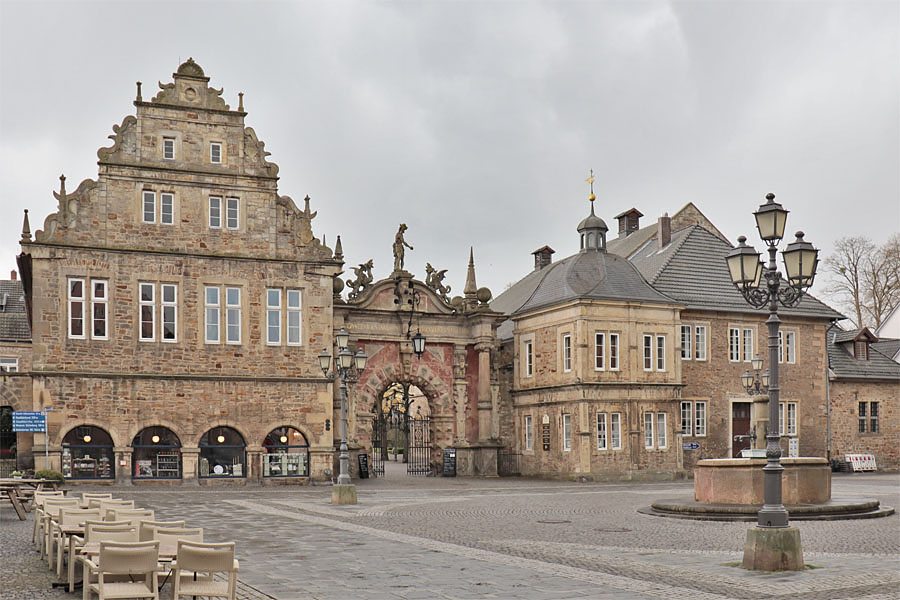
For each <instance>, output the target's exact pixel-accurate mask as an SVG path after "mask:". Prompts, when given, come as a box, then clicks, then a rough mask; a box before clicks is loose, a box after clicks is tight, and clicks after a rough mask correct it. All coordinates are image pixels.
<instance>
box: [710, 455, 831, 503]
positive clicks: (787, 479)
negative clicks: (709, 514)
mask: <svg viewBox="0 0 900 600" xmlns="http://www.w3.org/2000/svg"><path fill="white" fill-rule="evenodd" d="M765 465H766V460H765V459H764V458H707V459H703V460H700V461H698V462H697V467H696V469H695V470H694V500H696V501H697V502H706V503H710V504H743V505H753V506H757V505H761V504H763V503H764V501H765V498H764V494H763V491H764V486H765V484H764V483H763V480H764V478H765V473H764V472H763V467H764V466H765ZM781 466H782V467H784V472H783V473H782V477H781V495H782V502H783V503H784V504H793V505H797V504H824V503H827V502H828V501H829V500H831V465H830V464H829V463H828V461H827V460H825V459H824V458H820V457H805V456H801V457H794V458H782V459H781Z"/></svg>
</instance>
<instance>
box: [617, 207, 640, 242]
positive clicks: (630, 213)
mask: <svg viewBox="0 0 900 600" xmlns="http://www.w3.org/2000/svg"><path fill="white" fill-rule="evenodd" d="M643 216H644V214H643V213H642V212H641V211H639V210H638V209H636V208H629V209H628V210H626V211H625V212H623V213H622V214H620V215H618V216H616V219H618V221H619V237H620V238H623V237H628V236H629V235H631V234H632V233H634V232H635V231H637V230H638V229H640V228H641V226H640V219H641V217H643Z"/></svg>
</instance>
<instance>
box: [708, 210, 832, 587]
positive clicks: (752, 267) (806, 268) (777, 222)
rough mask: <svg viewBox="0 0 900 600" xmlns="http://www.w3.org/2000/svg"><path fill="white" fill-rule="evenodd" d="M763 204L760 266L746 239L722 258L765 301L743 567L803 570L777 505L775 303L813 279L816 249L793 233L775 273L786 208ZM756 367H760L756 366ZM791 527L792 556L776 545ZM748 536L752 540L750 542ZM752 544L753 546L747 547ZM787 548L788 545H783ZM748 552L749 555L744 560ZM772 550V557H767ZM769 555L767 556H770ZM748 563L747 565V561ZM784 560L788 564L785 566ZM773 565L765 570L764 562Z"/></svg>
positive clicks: (744, 291)
mask: <svg viewBox="0 0 900 600" xmlns="http://www.w3.org/2000/svg"><path fill="white" fill-rule="evenodd" d="M766 200H767V202H766V203H765V204H763V205H761V206H760V207H759V210H757V211H756V212H755V213H753V214H754V216H755V217H756V226H757V228H758V229H759V235H760V238H762V240H763V241H764V242H765V243H766V245H767V246H768V250H769V262H768V264H767V265H763V263H762V261H761V260H760V255H759V253H758V252H756V250H754V249H753V248H752V247H750V246H748V245H747V244H746V241H747V238H745V237H743V236H741V237H739V238H738V246H737V247H736V248H734V249H733V250H732V251H731V252H729V253H728V255H727V257H726V261H727V264H728V269H729V272H730V274H731V281H732V283H733V284H734V285H735V287H736V288H737V289H738V291H740V292H741V295H743V297H744V299H745V300H746V301H747V302H748V303H749V304H750V305H751V306H753V307H754V308H763V307H765V306H767V305H768V308H769V318H768V319H767V320H766V325H767V326H768V333H769V377H768V379H769V381H768V392H769V427H768V429H767V431H766V466H765V467H763V472H764V485H765V487H764V504H763V507H762V508H761V509H760V511H759V513H757V530H762V533H760V532H759V531H756V532H754V531H753V530H751V531H750V532H748V536H747V544H746V545H745V547H744V566H745V567H748V568H753V569H758V570H767V571H774V570H779V569H791V570H797V569H801V568H803V564H802V562H803V560H802V553H801V551H800V533H799V530H797V529H796V528H790V527H789V526H788V512H787V510H786V509H785V508H784V504H782V495H781V477H782V472H783V471H784V467H782V466H781V432H780V430H779V427H778V411H779V403H778V399H779V385H778V329H779V326H780V324H781V320H780V319H779V318H778V304H779V303H780V304H781V305H783V306H785V307H791V306H796V305H797V304H798V303H799V302H800V299H801V298H802V297H803V295H804V293H805V292H806V290H808V289H809V287H810V286H811V285H812V283H813V279H814V278H815V275H816V266H817V264H818V252H819V251H818V250H816V249H815V248H813V246H812V244H810V243H809V242H806V241H804V240H803V232H802V231H798V232H797V239H796V240H794V241H793V242H791V243H790V244H788V246H787V248H786V249H785V250H784V251H782V258H783V260H784V270H785V276H782V274H781V273H780V272H779V271H778V266H777V264H776V262H775V258H776V254H777V251H778V244H779V243H780V242H781V240H782V238H783V237H784V227H785V224H786V222H787V214H788V211H787V210H785V209H784V208H783V207H782V206H781V204H779V203H777V202H775V195H774V194H768V195H767V196H766ZM760 366H762V365H761V364H760ZM785 529H791V530H792V531H791V532H790V533H791V535H794V534H796V535H795V537H796V552H794V555H795V556H794V559H796V558H797V557H799V565H797V566H792V565H794V563H796V560H790V559H789V558H785V555H784V553H783V552H780V550H779V549H778V548H775V546H784V543H783V542H784V541H785V540H784V538H783V536H780V535H779V534H778V533H777V530H785ZM751 537H753V541H752V542H753V543H752V544H751ZM751 546H753V547H752V548H751ZM788 546H790V544H788ZM748 548H749V549H750V550H749V553H750V554H751V555H752V556H750V557H749V560H748ZM773 552H774V554H777V555H778V556H777V557H774V558H773V557H772V556H770V555H772V554H773ZM770 559H771V560H770ZM748 563H749V564H748ZM786 563H789V564H786ZM770 565H771V566H772V568H767V567H768V566H770Z"/></svg>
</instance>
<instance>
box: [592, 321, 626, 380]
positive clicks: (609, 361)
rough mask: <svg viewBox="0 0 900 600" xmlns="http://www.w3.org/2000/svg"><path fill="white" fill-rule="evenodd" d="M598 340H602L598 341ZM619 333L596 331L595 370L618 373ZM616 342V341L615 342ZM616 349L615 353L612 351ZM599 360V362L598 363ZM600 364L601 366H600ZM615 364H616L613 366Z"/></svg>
mask: <svg viewBox="0 0 900 600" xmlns="http://www.w3.org/2000/svg"><path fill="white" fill-rule="evenodd" d="M598 338H602V339H601V340H599V341H598ZM619 339H620V336H619V332H617V331H607V330H604V331H594V370H595V371H607V370H609V371H618V370H619ZM613 340H615V341H613ZM613 348H615V350H616V351H615V353H613V351H612V349H613ZM598 350H599V352H598ZM598 359H599V361H598ZM598 363H599V366H598ZM613 363H615V364H613Z"/></svg>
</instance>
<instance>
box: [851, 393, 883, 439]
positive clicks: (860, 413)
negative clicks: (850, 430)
mask: <svg viewBox="0 0 900 600" xmlns="http://www.w3.org/2000/svg"><path fill="white" fill-rule="evenodd" d="M880 408H881V407H880V406H879V401H878V400H862V401H858V402H857V419H858V421H859V427H858V432H859V433H861V434H862V435H880V434H881V433H882V431H881V427H880V423H879V418H880V417H881V411H880Z"/></svg>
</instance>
